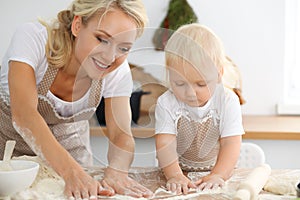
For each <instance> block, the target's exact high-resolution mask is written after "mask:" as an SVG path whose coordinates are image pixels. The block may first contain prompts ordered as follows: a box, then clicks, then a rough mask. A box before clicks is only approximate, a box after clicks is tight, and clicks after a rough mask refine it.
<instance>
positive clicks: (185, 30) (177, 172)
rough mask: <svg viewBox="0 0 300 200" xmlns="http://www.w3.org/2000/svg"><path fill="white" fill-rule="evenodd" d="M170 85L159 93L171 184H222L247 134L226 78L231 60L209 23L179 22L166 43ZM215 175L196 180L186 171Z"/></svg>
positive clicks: (179, 188)
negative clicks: (223, 81)
mask: <svg viewBox="0 0 300 200" xmlns="http://www.w3.org/2000/svg"><path fill="white" fill-rule="evenodd" d="M165 51H166V53H165V57H166V66H167V72H168V76H169V82H170V89H169V90H168V91H166V92H165V93H164V94H163V95H161V96H160V97H159V98H158V101H157V106H156V110H155V118H156V125H155V132H156V135H155V141H156V149H157V157H158V161H159V165H160V167H162V169H163V172H164V174H165V176H166V179H167V185H166V187H167V189H168V190H170V191H172V192H176V193H177V194H181V193H184V194H187V193H188V189H189V188H195V187H197V186H198V187H199V188H200V189H212V188H217V187H221V186H223V184H224V181H226V180H227V179H228V178H229V177H230V176H231V174H232V172H233V169H234V167H235V165H236V163H237V160H238V157H239V152H240V144H241V135H242V134H244V130H243V126H242V115H241V108H240V103H239V99H238V97H237V96H236V95H235V94H234V92H233V91H232V90H229V89H227V88H224V87H223V85H222V83H221V79H222V74H223V66H225V65H226V64H228V63H226V62H227V59H226V57H225V54H224V50H223V46H222V43H221V41H220V39H219V38H218V37H217V36H216V35H215V34H214V33H213V32H212V31H211V30H209V29H208V28H207V27H205V26H202V25H199V24H196V23H194V24H189V25H184V26H182V27H180V28H179V29H178V30H177V31H176V32H175V33H174V34H173V35H172V37H171V38H170V39H169V41H168V43H167V45H166V48H165ZM205 170H210V174H209V175H207V176H205V177H203V178H201V179H200V180H197V181H196V182H192V181H191V180H189V179H188V178H187V177H186V176H185V175H184V174H183V171H186V172H188V171H205Z"/></svg>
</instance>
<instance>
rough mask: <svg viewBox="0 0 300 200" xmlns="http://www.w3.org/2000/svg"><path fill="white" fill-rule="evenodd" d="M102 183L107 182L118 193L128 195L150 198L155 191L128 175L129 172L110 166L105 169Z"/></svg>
mask: <svg viewBox="0 0 300 200" xmlns="http://www.w3.org/2000/svg"><path fill="white" fill-rule="evenodd" d="M101 183H102V184H104V183H107V184H108V185H110V186H111V187H112V188H113V189H114V190H115V191H116V193H118V194H122V195H128V196H132V197H136V198H139V197H145V198H150V197H152V196H153V193H152V192H151V191H150V190H149V189H147V188H146V187H144V186H142V185H140V184H139V183H137V182H136V181H135V180H133V179H131V178H130V177H128V174H127V173H125V172H121V171H117V170H114V169H112V168H109V167H108V168H107V169H106V170H105V177H104V179H103V180H102V181H101Z"/></svg>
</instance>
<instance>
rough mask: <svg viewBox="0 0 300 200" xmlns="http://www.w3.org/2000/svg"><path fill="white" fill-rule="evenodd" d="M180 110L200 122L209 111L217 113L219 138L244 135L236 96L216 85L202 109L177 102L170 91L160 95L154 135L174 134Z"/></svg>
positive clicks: (156, 109) (156, 110)
mask: <svg viewBox="0 0 300 200" xmlns="http://www.w3.org/2000/svg"><path fill="white" fill-rule="evenodd" d="M182 110H185V111H187V112H188V115H189V117H190V118H191V119H193V120H195V121H201V119H202V118H203V117H205V116H206V115H207V114H208V112H209V111H210V110H215V111H216V112H217V115H218V118H219V119H220V127H219V130H220V137H221V138H222V137H228V136H236V135H242V134H244V133H245V132H244V128H243V125H242V114H241V106H240V103H239V99H238V97H237V95H236V94H235V93H234V92H233V91H232V90H230V89H228V88H226V87H223V85H222V84H218V85H217V87H216V90H215V92H214V94H213V96H212V97H211V98H210V100H209V101H208V102H207V103H206V104H205V105H204V106H202V107H190V106H188V105H187V104H185V103H183V102H181V101H179V100H178V99H177V98H176V97H175V95H174V94H173V93H172V92H171V91H170V90H168V91H166V92H165V93H164V94H162V95H161V96H160V97H159V98H158V100H157V104H156V108H155V134H161V133H164V134H176V133H177V131H176V129H177V127H176V120H177V119H178V117H179V116H178V114H179V113H182Z"/></svg>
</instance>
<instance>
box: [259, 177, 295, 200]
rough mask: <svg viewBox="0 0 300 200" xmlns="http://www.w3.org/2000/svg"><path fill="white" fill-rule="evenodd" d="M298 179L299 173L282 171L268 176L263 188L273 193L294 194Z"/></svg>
mask: <svg viewBox="0 0 300 200" xmlns="http://www.w3.org/2000/svg"><path fill="white" fill-rule="evenodd" d="M299 181H300V174H291V173H284V174H280V175H274V176H270V177H269V179H268V181H267V183H266V184H265V186H264V190H265V191H267V192H271V193H274V194H280V195H292V196H296V184H297V183H298V182H299Z"/></svg>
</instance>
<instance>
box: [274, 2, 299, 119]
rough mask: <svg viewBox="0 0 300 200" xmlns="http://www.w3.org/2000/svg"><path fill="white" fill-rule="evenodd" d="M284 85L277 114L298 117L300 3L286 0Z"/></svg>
mask: <svg viewBox="0 0 300 200" xmlns="http://www.w3.org/2000/svg"><path fill="white" fill-rule="evenodd" d="M285 15H286V19H285V24H286V27H285V29H286V30H285V55H284V60H285V61H284V65H285V77H284V79H285V83H284V97H283V102H282V103H281V104H279V105H278V114H299V115H300V1H299V0H286V8H285Z"/></svg>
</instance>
